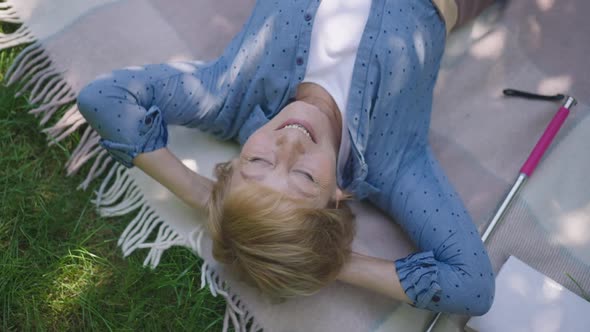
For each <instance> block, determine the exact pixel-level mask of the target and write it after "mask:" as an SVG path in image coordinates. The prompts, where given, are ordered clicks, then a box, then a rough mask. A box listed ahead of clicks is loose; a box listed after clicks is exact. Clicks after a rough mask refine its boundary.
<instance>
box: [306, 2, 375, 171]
mask: <svg viewBox="0 0 590 332" xmlns="http://www.w3.org/2000/svg"><path fill="white" fill-rule="evenodd" d="M370 9H371V0H322V2H321V3H320V6H319V8H318V10H317V13H316V16H315V18H314V20H313V27H312V32H311V45H310V49H309V58H308V63H307V69H306V71H305V77H304V78H303V80H302V83H304V82H313V83H316V84H318V85H320V86H322V87H323V88H324V89H326V91H328V93H329V94H330V95H331V96H332V98H334V101H335V102H336V105H338V108H339V109H340V113H341V114H342V139H341V143H340V150H339V152H338V162H337V167H338V169H339V170H342V169H343V168H344V164H345V163H346V160H347V159H348V154H349V153H350V137H349V135H348V128H347V127H346V121H345V119H346V105H347V102H348V91H349V90H350V83H351V80H352V70H353V67H354V62H355V59H356V53H357V50H358V47H359V44H360V41H361V37H362V35H363V31H364V29H365V25H366V23H367V19H368V17H369V11H370Z"/></svg>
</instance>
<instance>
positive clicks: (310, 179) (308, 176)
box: [296, 171, 315, 183]
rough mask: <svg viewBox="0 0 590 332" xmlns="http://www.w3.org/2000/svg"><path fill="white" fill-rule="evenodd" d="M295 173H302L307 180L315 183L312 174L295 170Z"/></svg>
mask: <svg viewBox="0 0 590 332" xmlns="http://www.w3.org/2000/svg"><path fill="white" fill-rule="evenodd" d="M296 172H297V173H300V174H302V175H303V176H305V177H306V178H307V179H308V180H309V181H311V182H313V183H315V179H314V178H313V176H311V174H309V173H308V172H306V171H296Z"/></svg>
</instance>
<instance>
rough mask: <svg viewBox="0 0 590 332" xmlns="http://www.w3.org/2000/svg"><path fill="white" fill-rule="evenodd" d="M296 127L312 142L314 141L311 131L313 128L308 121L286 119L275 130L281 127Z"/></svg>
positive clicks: (313, 134)
mask: <svg viewBox="0 0 590 332" xmlns="http://www.w3.org/2000/svg"><path fill="white" fill-rule="evenodd" d="M286 128H290V129H297V130H299V131H300V132H302V133H303V134H304V135H305V136H307V137H308V138H309V139H310V140H311V141H312V142H314V143H316V140H315V133H314V132H313V128H311V126H310V125H309V123H307V122H305V121H300V120H287V121H286V122H284V123H283V124H282V125H281V126H280V127H279V128H277V129H276V130H281V129H286Z"/></svg>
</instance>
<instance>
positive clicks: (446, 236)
mask: <svg viewBox="0 0 590 332" xmlns="http://www.w3.org/2000/svg"><path fill="white" fill-rule="evenodd" d="M319 4H320V1H319V0H288V1H269V0H261V1H258V2H257V3H256V5H255V8H254V10H253V12H252V14H251V16H250V17H249V19H248V20H247V22H246V23H245V25H244V27H243V28H242V30H241V31H240V32H239V33H238V34H237V35H236V36H235V37H234V38H233V39H232V41H231V42H230V43H229V45H228V46H227V48H226V49H225V50H224V52H223V54H222V55H221V56H220V57H219V58H217V59H215V60H213V61H208V62H203V61H189V62H173V63H163V64H150V65H145V66H139V67H127V68H123V69H119V70H115V71H113V72H112V73H107V74H104V75H101V76H100V77H97V78H96V79H95V80H94V81H93V82H91V83H90V84H89V85H87V86H86V87H85V88H84V89H83V90H82V91H81V92H80V94H79V97H78V106H79V109H80V111H81V112H82V114H83V115H84V117H85V118H86V119H87V120H88V122H89V123H90V125H91V126H92V127H93V128H94V129H96V130H97V131H98V133H99V134H100V135H101V137H102V140H101V144H102V145H103V147H105V148H106V149H107V150H108V151H109V152H110V154H111V155H112V156H113V157H114V158H115V159H116V160H118V161H119V162H121V163H122V164H123V165H125V166H127V167H131V166H132V159H133V158H134V157H135V156H137V155H138V154H140V153H143V152H148V151H153V150H156V149H159V148H161V147H164V146H166V144H167V129H166V126H167V124H176V125H183V126H188V127H195V128H199V129H200V130H203V131H205V132H208V133H211V134H213V135H214V136H216V137H218V138H219V139H222V140H232V139H235V140H237V141H238V142H240V143H244V142H245V141H246V140H247V138H248V137H249V136H250V135H251V134H252V133H253V132H254V131H255V130H256V129H258V128H259V127H261V126H262V125H264V124H265V123H266V122H267V121H269V119H271V118H272V117H273V116H275V115H276V114H277V113H278V112H279V111H280V110H281V109H282V108H283V107H284V106H285V105H286V104H288V103H289V102H290V101H291V100H292V99H293V98H294V96H295V93H296V90H297V86H298V85H299V83H300V82H301V81H302V79H303V77H304V74H305V69H306V64H307V56H308V54H309V47H310V38H311V32H312V24H313V18H314V15H315V13H316V11H317V9H318V6H319ZM445 34H446V32H445V23H444V21H443V20H442V18H441V16H440V15H439V13H438V11H437V9H436V7H435V6H434V5H433V4H432V2H431V0H373V1H372V3H371V9H370V14H369V19H368V21H367V24H366V27H365V30H364V32H363V35H362V39H361V41H360V45H359V48H358V52H357V58H356V61H355V65H354V69H353V77H352V83H351V87H350V94H349V97H348V105H347V109H346V114H347V116H346V119H347V122H346V124H345V125H346V127H347V128H348V133H349V134H350V141H351V149H352V151H351V153H350V155H349V159H348V160H347V162H346V167H345V168H344V170H343V171H342V172H338V175H337V176H338V183H339V184H340V186H341V188H343V189H345V190H347V191H349V192H352V193H353V194H354V195H355V196H356V198H358V199H368V200H370V201H371V202H372V203H374V204H375V205H376V206H378V207H379V208H381V209H382V210H383V211H385V212H386V213H388V214H389V215H390V216H391V217H393V218H394V219H395V220H396V221H397V222H398V223H399V224H400V225H401V226H402V227H403V228H404V229H405V231H406V232H407V233H408V234H409V236H410V237H411V239H412V240H413V241H414V243H415V244H416V246H417V247H418V248H419V250H420V252H418V253H416V254H414V255H410V256H408V257H406V258H404V259H400V260H397V261H396V262H395V266H396V269H397V273H398V277H399V279H400V282H401V285H402V286H403V288H404V291H405V292H406V294H407V295H408V297H409V298H410V299H411V300H412V301H413V304H414V305H415V306H417V307H420V308H426V309H430V310H434V311H448V312H455V313H462V314H470V315H477V314H483V313H484V312H486V311H487V310H488V309H489V307H490V305H491V303H492V300H493V295H494V275H493V272H492V268H491V264H490V261H489V258H488V256H487V253H486V251H485V248H484V246H483V244H482V242H481V240H480V237H479V234H478V232H477V229H476V227H475V226H474V224H473V222H472V220H471V218H470V216H469V214H468V213H467V211H466V210H465V207H464V206H463V203H462V201H461V199H460V197H459V196H458V195H457V194H456V193H455V191H454V189H453V187H452V185H451V184H450V183H449V182H448V180H447V179H446V177H445V175H444V173H443V171H442V170H441V168H440V166H439V165H438V162H437V161H436V159H435V158H434V157H433V154H432V152H431V150H430V147H429V144H428V130H429V122H430V113H431V109H432V97H433V88H434V84H435V82H436V78H437V73H438V70H439V64H440V60H441V57H442V53H443V50H444V43H445V37H446V36H445ZM360 222H362V221H360Z"/></svg>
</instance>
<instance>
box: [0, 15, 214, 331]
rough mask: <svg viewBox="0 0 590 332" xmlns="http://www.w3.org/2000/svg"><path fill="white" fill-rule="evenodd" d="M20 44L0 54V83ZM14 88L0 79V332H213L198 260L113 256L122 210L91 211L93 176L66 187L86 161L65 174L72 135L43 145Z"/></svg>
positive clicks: (176, 253) (172, 253) (174, 252)
mask: <svg viewBox="0 0 590 332" xmlns="http://www.w3.org/2000/svg"><path fill="white" fill-rule="evenodd" d="M15 29H16V27H15V26H14V25H8V24H4V25H1V24H0V32H11V31H14V30H15ZM23 48H24V47H16V48H13V49H8V50H4V51H1V52H0V80H3V77H4V74H5V73H6V71H7V69H8V67H9V65H10V64H11V63H12V61H13V60H14V58H15V57H16V56H17V55H18V53H19V51H20V50H22V49H23ZM17 90H18V87H15V86H11V87H5V86H4V85H3V84H2V85H0V330H1V331H45V330H46V331H92V330H96V331H113V330H114V331H170V330H171V331H219V330H221V327H222V325H223V324H222V322H223V313H224V308H225V302H224V300H223V298H220V297H218V298H214V297H213V296H211V295H210V294H209V292H208V290H207V289H203V290H199V286H200V269H199V267H200V265H201V260H200V259H198V258H196V257H195V256H194V255H193V254H192V253H190V252H189V251H188V250H186V249H182V248H177V249H170V250H168V251H167V252H166V253H165V254H164V256H163V257H162V261H161V263H160V266H159V267H158V268H157V269H156V270H153V271H152V270H150V269H149V268H144V267H143V266H142V262H143V258H144V257H143V255H144V254H145V252H143V253H139V254H133V255H132V256H131V257H129V258H127V259H123V258H122V254H121V252H120V250H119V248H117V245H116V242H117V238H118V236H119V234H121V232H122V231H123V229H124V227H125V225H126V223H127V222H128V221H129V220H130V219H131V218H132V216H131V215H130V216H127V217H126V218H108V219H105V218H101V217H100V216H98V215H97V213H96V211H95V208H94V206H93V205H92V204H91V203H90V199H91V198H92V192H93V191H94V190H95V189H96V188H97V185H98V181H96V182H95V183H93V185H92V186H91V187H90V188H88V190H86V191H81V190H76V187H77V186H78V184H79V183H80V182H82V180H83V176H82V175H83V174H85V173H86V171H87V169H88V167H89V165H86V168H83V169H82V170H81V172H80V174H79V175H76V176H72V177H66V175H65V170H64V167H63V166H64V164H65V162H66V160H67V159H68V156H69V151H72V150H73V148H74V147H75V146H76V143H77V141H78V139H79V133H75V134H73V135H71V137H69V138H68V139H66V140H65V141H64V142H62V143H60V144H59V146H52V147H50V148H48V147H47V139H46V137H45V135H44V134H42V133H41V132H40V130H41V129H42V128H41V127H40V126H39V123H38V122H39V120H38V119H36V118H35V117H34V116H33V115H30V114H28V113H27V111H28V110H30V109H31V108H32V106H31V105H29V104H28V103H27V99H26V96H24V97H19V98H15V97H14V94H15V93H16V91H17ZM66 106H67V105H66ZM66 108H67V107H64V108H63V109H62V110H61V111H62V112H63V111H64V110H65V109H66ZM57 118H58V117H54V119H53V120H54V121H56V120H57Z"/></svg>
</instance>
